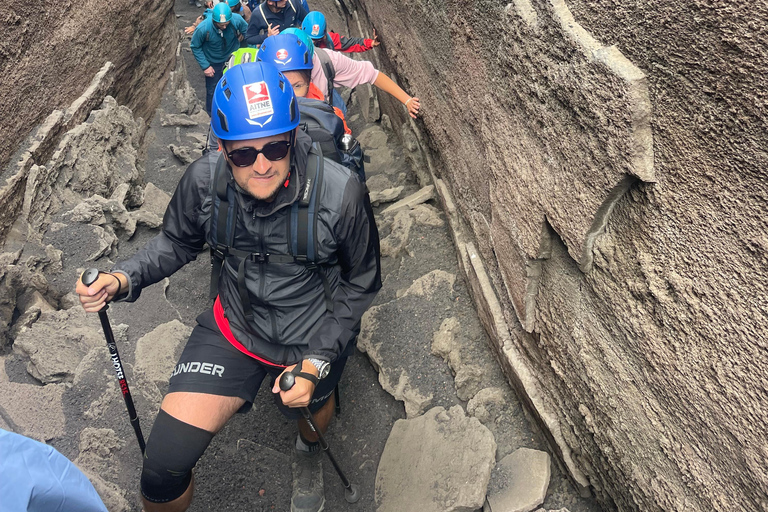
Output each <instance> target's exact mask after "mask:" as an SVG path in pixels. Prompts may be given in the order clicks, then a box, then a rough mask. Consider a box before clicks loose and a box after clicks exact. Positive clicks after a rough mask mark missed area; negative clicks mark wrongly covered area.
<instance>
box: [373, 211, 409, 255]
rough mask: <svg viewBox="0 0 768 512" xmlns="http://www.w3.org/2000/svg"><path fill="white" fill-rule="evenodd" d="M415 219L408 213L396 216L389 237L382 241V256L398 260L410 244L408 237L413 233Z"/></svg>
mask: <svg viewBox="0 0 768 512" xmlns="http://www.w3.org/2000/svg"><path fill="white" fill-rule="evenodd" d="M412 225H413V219H412V218H411V215H410V214H409V213H408V212H407V211H402V212H400V213H398V214H397V215H395V220H394V223H393V224H392V230H391V231H390V233H389V235H387V236H386V237H385V238H383V239H382V240H381V255H382V256H389V257H392V258H396V257H397V256H399V255H400V254H401V253H402V252H403V251H404V250H405V246H406V245H407V244H408V235H409V234H410V232H411V226H412Z"/></svg>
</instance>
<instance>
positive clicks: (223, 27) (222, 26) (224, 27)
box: [213, 21, 229, 31]
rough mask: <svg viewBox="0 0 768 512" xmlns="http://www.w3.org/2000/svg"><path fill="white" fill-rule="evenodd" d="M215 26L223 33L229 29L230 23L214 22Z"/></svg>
mask: <svg viewBox="0 0 768 512" xmlns="http://www.w3.org/2000/svg"><path fill="white" fill-rule="evenodd" d="M213 24H214V25H215V26H216V28H217V29H219V30H222V31H224V30H227V27H228V26H229V22H228V21H225V22H223V23H221V22H218V21H214V22H213Z"/></svg>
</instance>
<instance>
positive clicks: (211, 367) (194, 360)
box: [168, 309, 351, 419]
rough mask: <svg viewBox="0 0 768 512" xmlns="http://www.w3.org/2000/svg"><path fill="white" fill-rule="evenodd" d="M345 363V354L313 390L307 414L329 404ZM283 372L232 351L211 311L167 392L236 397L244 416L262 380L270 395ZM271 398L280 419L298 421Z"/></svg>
mask: <svg viewBox="0 0 768 512" xmlns="http://www.w3.org/2000/svg"><path fill="white" fill-rule="evenodd" d="M349 348H351V347H349ZM347 352H349V351H347ZM346 363H347V354H343V355H342V357H340V358H339V359H337V360H336V361H334V362H333V363H332V364H331V371H330V373H329V374H328V376H327V377H326V378H324V379H322V380H321V381H320V382H319V383H318V385H317V387H315V393H314V394H313V395H312V401H311V402H310V404H309V410H310V411H312V412H316V411H317V410H319V409H320V408H321V407H322V406H323V405H324V404H325V402H327V401H328V398H330V396H331V394H333V390H334V388H336V385H337V384H338V383H339V379H341V374H342V373H343V372H344V366H345V365H346ZM305 364H309V363H305ZM283 370H284V368H281V367H278V366H270V365H268V364H264V363H262V362H259V361H257V360H256V359H254V358H252V357H249V356H247V355H246V354H243V353H242V352H240V351H239V350H237V349H236V348H235V347H233V346H232V344H231V343H229V341H227V339H226V338H225V337H224V335H223V334H221V331H219V328H218V326H217V325H216V320H215V319H214V316H213V310H212V309H211V310H208V311H206V312H205V313H203V314H201V315H200V316H198V317H197V325H196V326H195V328H194V329H193V330H192V334H191V335H190V337H189V341H188V342H187V345H186V346H185V347H184V351H183V352H182V354H181V357H180V358H179V362H178V364H176V368H174V370H173V374H172V375H171V380H170V383H169V386H168V392H169V393H173V392H179V391H185V392H191V393H208V394H211V395H220V396H236V397H239V398H242V399H243V400H245V401H246V403H245V405H244V406H243V407H242V408H241V409H240V411H239V412H247V411H248V410H249V409H250V408H251V406H252V405H253V401H254V400H255V398H256V394H257V393H258V391H259V387H261V383H262V381H263V380H264V377H266V376H267V375H269V376H270V377H271V378H270V380H269V382H270V393H271V388H272V386H274V383H275V379H276V378H277V377H278V376H279V375H280V374H281V373H282V372H283ZM273 397H274V399H275V403H276V404H277V407H278V408H279V409H280V412H282V413H283V415H285V416H286V417H287V418H292V419H298V418H301V413H300V412H299V410H298V409H296V408H290V407H286V406H285V405H283V402H282V401H281V400H280V395H279V394H273Z"/></svg>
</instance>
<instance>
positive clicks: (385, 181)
mask: <svg viewBox="0 0 768 512" xmlns="http://www.w3.org/2000/svg"><path fill="white" fill-rule="evenodd" d="M365 184H366V186H367V187H368V190H370V191H371V192H378V191H380V190H385V189H388V188H392V182H391V181H390V179H389V177H388V176H387V175H386V174H376V175H375V176H370V177H369V178H368V179H366V180H365Z"/></svg>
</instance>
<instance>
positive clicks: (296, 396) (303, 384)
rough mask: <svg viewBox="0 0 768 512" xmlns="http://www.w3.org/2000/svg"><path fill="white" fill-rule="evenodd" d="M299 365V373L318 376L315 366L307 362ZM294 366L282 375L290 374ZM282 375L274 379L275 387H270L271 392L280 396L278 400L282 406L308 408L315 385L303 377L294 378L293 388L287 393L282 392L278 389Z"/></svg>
mask: <svg viewBox="0 0 768 512" xmlns="http://www.w3.org/2000/svg"><path fill="white" fill-rule="evenodd" d="M299 364H303V366H302V367H301V371H303V372H305V373H311V374H312V375H314V376H315V377H317V376H318V375H319V372H318V371H317V368H315V365H313V364H312V363H310V362H309V361H302V362H301V363H299ZM295 366H296V365H295V364H294V365H293V366H289V367H288V368H286V369H285V370H284V371H283V373H286V372H290V371H291V370H293V368H294V367H295ZM283 373H281V374H280V375H279V376H278V377H277V379H275V385H274V386H272V392H273V393H279V394H280V400H282V401H283V404H284V405H285V406H286V407H306V406H308V405H309V401H310V400H312V393H314V392H315V385H314V384H312V382H311V381H309V380H307V379H305V378H304V377H300V376H296V383H295V384H294V385H293V387H292V388H291V389H289V390H288V391H283V390H281V389H280V377H282V376H283Z"/></svg>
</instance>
